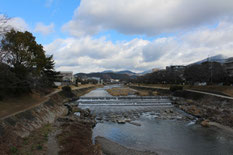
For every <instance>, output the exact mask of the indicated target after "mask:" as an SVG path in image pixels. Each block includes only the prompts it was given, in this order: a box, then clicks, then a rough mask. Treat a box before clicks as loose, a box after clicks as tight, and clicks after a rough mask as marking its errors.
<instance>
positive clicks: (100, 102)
mask: <svg viewBox="0 0 233 155" xmlns="http://www.w3.org/2000/svg"><path fill="white" fill-rule="evenodd" d="M111 87H120V86H105V87H104V88H98V89H96V90H94V91H92V92H90V93H88V94H86V95H84V96H82V97H80V98H79V100H77V101H76V102H75V103H74V104H77V105H78V106H79V107H80V108H82V109H86V108H88V109H90V111H91V113H93V114H95V115H96V121H97V122H98V123H97V125H96V127H95V128H94V129H93V140H94V138H95V137H96V136H102V137H105V138H107V139H110V140H112V141H114V142H117V143H119V144H121V145H124V146H127V147H131V148H137V149H138V150H150V151H154V152H157V153H159V154H179V155H180V154H182V155H183V154H184V155H186V154H189V155H196V154H198V155H205V154H211V155H215V154H216V155H217V154H224V155H225V154H233V138H232V136H229V135H228V134H226V133H223V132H222V131H219V130H218V129H215V128H214V129H213V128H203V127H201V126H200V125H197V124H195V119H196V118H194V117H192V116H190V115H188V114H186V113H184V112H183V111H181V110H179V109H177V108H176V107H174V106H173V105H172V103H171V100H170V97H167V96H142V97H141V96H134V95H130V96H120V97H115V96H111V95H110V94H108V93H107V91H105V90H106V89H108V88H111ZM122 123H123V124H122Z"/></svg>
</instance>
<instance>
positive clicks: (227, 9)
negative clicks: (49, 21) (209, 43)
mask: <svg viewBox="0 0 233 155" xmlns="http://www.w3.org/2000/svg"><path fill="white" fill-rule="evenodd" d="M232 15H233V1H232V0H221V1H220V0H204V1H203V0H82V1H81V3H80V6H79V7H78V8H77V9H76V10H75V12H74V16H73V19H72V20H71V21H69V22H68V23H67V24H65V25H64V26H63V30H64V31H68V32H69V33H70V34H71V35H73V36H83V35H93V34H96V33H98V32H99V31H101V30H112V29H114V30H117V31H118V32H120V33H124V34H145V35H148V36H153V35H157V34H160V33H170V32H175V31H177V30H184V29H186V28H192V27H196V26H199V25H200V24H203V23H205V24H209V23H216V22H218V20H219V19H220V18H223V17H224V18H231V16H232Z"/></svg>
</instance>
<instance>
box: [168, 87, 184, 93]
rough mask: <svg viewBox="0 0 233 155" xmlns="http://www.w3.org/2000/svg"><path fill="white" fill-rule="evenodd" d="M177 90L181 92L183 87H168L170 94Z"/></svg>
mask: <svg viewBox="0 0 233 155" xmlns="http://www.w3.org/2000/svg"><path fill="white" fill-rule="evenodd" d="M177 90H183V87H182V86H171V87H170V91H171V92H175V91H177Z"/></svg>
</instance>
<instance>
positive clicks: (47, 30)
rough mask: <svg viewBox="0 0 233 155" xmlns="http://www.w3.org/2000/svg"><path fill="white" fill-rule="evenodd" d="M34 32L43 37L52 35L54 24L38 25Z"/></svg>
mask: <svg viewBox="0 0 233 155" xmlns="http://www.w3.org/2000/svg"><path fill="white" fill-rule="evenodd" d="M34 31H35V32H38V33H42V34H43V35H48V34H51V33H53V32H54V24H53V23H51V24H49V25H44V24H43V23H37V24H36V27H35V29H34Z"/></svg>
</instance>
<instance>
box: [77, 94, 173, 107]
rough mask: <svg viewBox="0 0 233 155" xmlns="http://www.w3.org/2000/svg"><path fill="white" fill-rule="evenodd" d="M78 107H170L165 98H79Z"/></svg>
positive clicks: (167, 99)
mask: <svg viewBox="0 0 233 155" xmlns="http://www.w3.org/2000/svg"><path fill="white" fill-rule="evenodd" d="M76 103H77V104H78V105H88V106H92V105H93V106H104V105H106V106H172V104H171V100H170V98H169V97H165V96H119V97H80V98H79V100H78V101H77V102H76Z"/></svg>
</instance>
